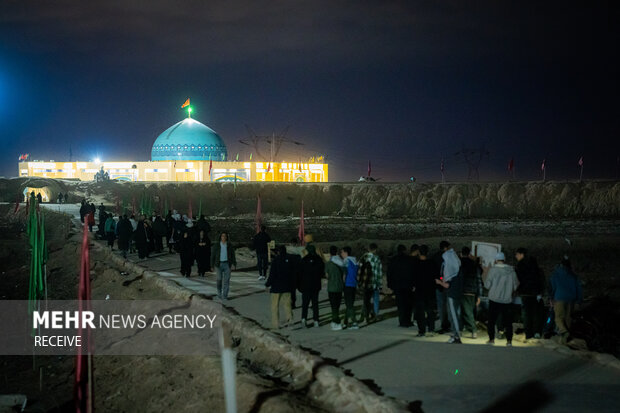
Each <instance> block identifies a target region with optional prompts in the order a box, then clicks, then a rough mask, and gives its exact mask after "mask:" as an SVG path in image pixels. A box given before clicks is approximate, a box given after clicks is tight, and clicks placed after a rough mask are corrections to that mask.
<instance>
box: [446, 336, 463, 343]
mask: <svg viewBox="0 0 620 413" xmlns="http://www.w3.org/2000/svg"><path fill="white" fill-rule="evenodd" d="M448 344H461V339H460V338H458V337H450V340H448Z"/></svg>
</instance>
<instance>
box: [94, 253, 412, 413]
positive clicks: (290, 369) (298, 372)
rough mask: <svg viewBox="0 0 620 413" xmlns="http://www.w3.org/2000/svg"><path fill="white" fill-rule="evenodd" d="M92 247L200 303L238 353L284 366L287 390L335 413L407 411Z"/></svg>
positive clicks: (171, 289) (151, 275)
mask: <svg viewBox="0 0 620 413" xmlns="http://www.w3.org/2000/svg"><path fill="white" fill-rule="evenodd" d="M94 245H95V248H96V249H97V250H98V252H101V253H103V254H104V255H105V256H106V257H107V258H109V260H110V261H111V262H112V263H114V264H115V265H116V266H117V267H119V268H123V269H124V270H126V271H128V272H131V273H132V274H133V275H135V276H139V275H142V276H143V277H144V278H147V279H150V280H152V281H153V282H154V283H155V285H157V286H158V287H159V288H161V289H162V290H163V291H164V292H165V293H167V294H170V295H171V296H173V297H175V298H179V299H190V298H191V299H198V300H202V301H203V302H204V304H205V305H206V306H207V308H209V309H210V310H212V311H218V312H220V314H221V317H222V322H223V323H227V324H228V325H229V326H230V334H231V335H232V337H239V338H241V340H240V344H239V346H240V347H242V348H241V349H240V350H241V351H242V352H243V353H245V352H249V353H252V357H253V360H252V361H256V362H258V363H259V364H261V363H264V364H265V365H266V366H267V367H268V368H269V369H270V370H272V371H273V372H278V373H281V372H282V369H281V366H274V365H273V360H278V361H279V362H282V361H285V364H286V366H287V368H286V370H285V373H288V377H291V379H293V382H291V383H289V384H290V386H291V387H292V388H293V389H302V388H304V387H307V390H308V395H309V396H310V397H312V398H313V399H314V400H316V401H317V402H319V403H320V404H322V405H324V406H326V407H329V408H331V409H334V410H337V411H339V412H368V413H371V412H372V413H375V412H378V413H395V412H407V411H409V410H408V409H407V404H406V402H405V401H403V400H397V399H394V398H390V397H387V396H381V395H378V394H376V393H375V392H374V391H372V390H371V389H370V388H369V387H368V386H366V385H365V384H364V383H362V382H360V381H359V380H358V379H356V378H355V377H352V376H348V375H346V374H345V373H344V371H343V370H342V369H340V368H338V367H336V366H333V365H330V364H328V363H327V362H325V360H323V359H322V358H321V357H319V356H315V355H312V354H310V353H308V352H307V351H305V350H303V349H301V348H300V347H299V346H296V345H293V344H291V343H289V342H288V341H286V340H285V339H283V338H282V337H279V336H277V335H276V334H274V333H272V332H270V331H267V330H265V329H263V328H262V327H260V326H257V325H256V324H255V323H253V322H251V321H249V320H248V319H246V318H244V317H242V316H240V315H237V314H233V313H231V312H230V311H228V310H227V309H226V308H225V307H224V306H222V305H221V304H219V303H216V302H214V301H213V300H209V299H206V298H204V297H202V296H200V295H197V294H195V293H192V292H191V291H190V290H188V289H186V288H185V287H183V286H181V285H179V284H177V283H176V282H174V281H173V280H169V279H166V278H163V277H161V276H160V275H159V274H157V273H155V272H153V271H150V270H147V269H145V268H143V267H140V266H139V265H137V264H134V263H132V262H129V261H127V260H126V259H124V258H122V257H120V256H118V255H116V254H114V253H113V252H112V251H110V250H109V249H107V248H105V247H104V246H102V245H101V244H99V243H97V242H95V243H94ZM256 348H260V349H261V351H260V352H257V353H254V349H256ZM259 353H263V354H262V355H260V354H259ZM267 375H269V374H267ZM279 376H282V375H281V374H279ZM284 381H286V380H284Z"/></svg>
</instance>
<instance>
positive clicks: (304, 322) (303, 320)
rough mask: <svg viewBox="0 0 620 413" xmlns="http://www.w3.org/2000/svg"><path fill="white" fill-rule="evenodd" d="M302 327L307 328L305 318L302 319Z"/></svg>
mask: <svg viewBox="0 0 620 413" xmlns="http://www.w3.org/2000/svg"><path fill="white" fill-rule="evenodd" d="M301 325H302V326H304V327H305V326H306V319H305V318H302V319H301Z"/></svg>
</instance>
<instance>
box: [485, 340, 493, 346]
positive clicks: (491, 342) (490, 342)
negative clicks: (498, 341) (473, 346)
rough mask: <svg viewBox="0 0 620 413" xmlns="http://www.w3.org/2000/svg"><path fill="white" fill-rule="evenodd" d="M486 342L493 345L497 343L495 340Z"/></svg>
mask: <svg viewBox="0 0 620 413" xmlns="http://www.w3.org/2000/svg"><path fill="white" fill-rule="evenodd" d="M486 344H488V345H490V346H492V345H494V344H495V340H489V341H487V342H486Z"/></svg>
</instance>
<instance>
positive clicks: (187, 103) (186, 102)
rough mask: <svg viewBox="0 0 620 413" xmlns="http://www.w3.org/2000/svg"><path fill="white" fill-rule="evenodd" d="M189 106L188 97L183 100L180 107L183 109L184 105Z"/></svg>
mask: <svg viewBox="0 0 620 413" xmlns="http://www.w3.org/2000/svg"><path fill="white" fill-rule="evenodd" d="M186 106H189V98H187V100H186V101H185V103H183V104H182V105H181V109H183V108H184V107H186Z"/></svg>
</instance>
